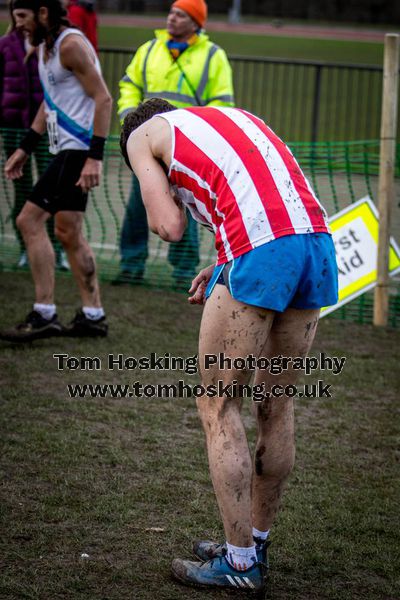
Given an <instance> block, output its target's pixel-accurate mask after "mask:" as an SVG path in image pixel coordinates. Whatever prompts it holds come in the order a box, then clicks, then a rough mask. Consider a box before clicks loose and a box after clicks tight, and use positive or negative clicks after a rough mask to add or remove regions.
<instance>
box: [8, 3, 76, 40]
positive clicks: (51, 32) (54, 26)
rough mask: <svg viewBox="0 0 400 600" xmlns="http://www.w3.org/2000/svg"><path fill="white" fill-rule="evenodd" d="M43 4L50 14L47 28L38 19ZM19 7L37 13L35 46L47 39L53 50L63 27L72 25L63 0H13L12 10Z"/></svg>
mask: <svg viewBox="0 0 400 600" xmlns="http://www.w3.org/2000/svg"><path fill="white" fill-rule="evenodd" d="M42 6H45V7H46V8H47V10H48V14H49V22H48V26H47V28H45V27H43V26H42V25H41V24H40V23H39V21H38V14H39V9H40V8H41V7H42ZM18 8H21V9H24V8H25V9H29V10H33V12H34V13H35V20H36V32H35V34H34V36H33V40H32V41H33V45H34V46H38V45H39V44H41V43H42V42H43V41H45V43H46V48H47V50H52V49H53V47H54V44H55V41H56V39H57V38H58V36H59V35H60V29H61V27H63V26H64V27H71V24H70V22H69V21H68V19H67V11H66V9H65V7H64V4H63V0H11V2H10V10H11V12H12V11H13V10H15V9H18Z"/></svg>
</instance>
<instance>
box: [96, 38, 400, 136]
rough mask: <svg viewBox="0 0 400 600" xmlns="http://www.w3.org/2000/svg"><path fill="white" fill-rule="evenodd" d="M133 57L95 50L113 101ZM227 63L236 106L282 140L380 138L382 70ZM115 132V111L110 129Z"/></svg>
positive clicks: (251, 60) (266, 61)
mask: <svg viewBox="0 0 400 600" xmlns="http://www.w3.org/2000/svg"><path fill="white" fill-rule="evenodd" d="M133 53H134V51H129V50H127V49H119V48H104V49H102V50H101V51H100V60H101V63H102V67H103V73H104V77H105V80H106V82H107V84H108V86H109V89H110V91H111V93H112V95H113V98H114V99H115V100H116V99H117V98H118V94H119V90H118V82H119V80H120V79H121V77H122V76H123V74H124V72H125V69H126V67H127V65H128V64H129V62H130V61H131V59H132V56H133ZM229 59H230V62H231V65H232V69H233V77H234V87H235V99H236V105H237V106H240V107H242V108H245V109H247V110H250V111H251V112H254V113H255V114H257V115H259V116H260V117H262V118H263V119H265V121H266V122H267V123H268V124H269V125H270V126H271V127H272V129H273V130H274V131H276V133H278V135H280V136H282V137H283V138H284V139H286V140H290V141H303V142H316V141H351V140H362V139H364V140H365V139H377V138H379V129H380V113H381V93H382V68H381V67H377V66H368V65H343V64H335V63H324V62H320V61H305V60H303V61H300V60H285V59H273V58H259V57H243V56H230V57H229ZM118 129H119V122H118V117H117V114H116V110H115V114H114V116H113V124H112V131H113V132H114V133H116V132H117V131H118ZM399 131H400V123H399Z"/></svg>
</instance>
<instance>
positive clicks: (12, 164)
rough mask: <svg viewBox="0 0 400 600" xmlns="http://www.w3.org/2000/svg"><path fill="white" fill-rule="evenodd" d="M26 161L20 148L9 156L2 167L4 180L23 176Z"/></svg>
mask: <svg viewBox="0 0 400 600" xmlns="http://www.w3.org/2000/svg"><path fill="white" fill-rule="evenodd" d="M27 160H28V155H27V153H26V152H24V150H22V149H21V148H17V150H16V151H15V152H14V153H13V154H11V156H10V158H9V159H8V160H7V162H6V164H5V166H4V175H5V177H6V179H19V178H20V177H22V175H23V170H24V164H25V163H26V161H27Z"/></svg>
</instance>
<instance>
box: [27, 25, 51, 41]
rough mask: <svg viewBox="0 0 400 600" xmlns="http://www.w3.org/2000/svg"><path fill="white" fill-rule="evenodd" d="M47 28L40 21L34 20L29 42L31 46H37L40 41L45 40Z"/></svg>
mask: <svg viewBox="0 0 400 600" xmlns="http://www.w3.org/2000/svg"><path fill="white" fill-rule="evenodd" d="M47 33H48V32H47V29H46V27H44V26H43V25H41V24H40V23H38V22H36V29H35V31H34V32H33V34H32V40H31V44H32V46H35V47H36V46H39V45H40V44H41V43H42V42H44V41H45V39H46V37H47Z"/></svg>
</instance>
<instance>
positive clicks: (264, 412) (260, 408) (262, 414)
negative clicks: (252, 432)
mask: <svg viewBox="0 0 400 600" xmlns="http://www.w3.org/2000/svg"><path fill="white" fill-rule="evenodd" d="M271 413H272V403H271V401H270V400H264V402H262V403H261V404H258V405H257V417H258V419H259V420H260V421H263V422H264V423H265V422H266V421H268V419H269V418H270V416H271Z"/></svg>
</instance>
